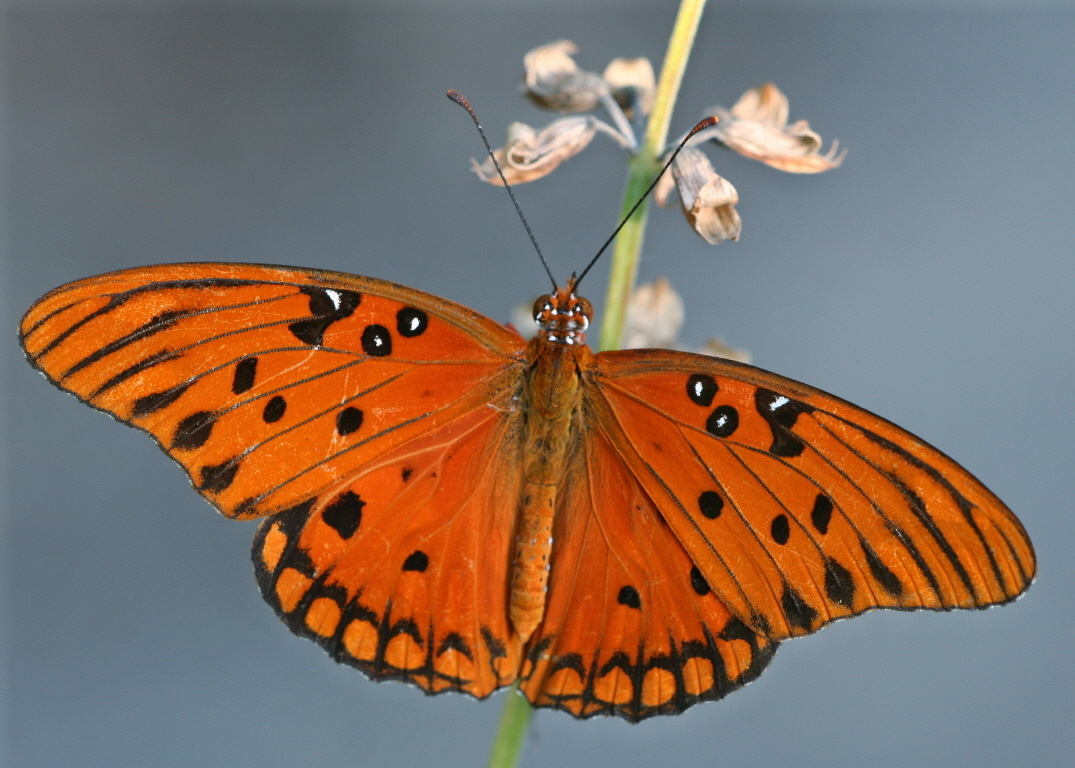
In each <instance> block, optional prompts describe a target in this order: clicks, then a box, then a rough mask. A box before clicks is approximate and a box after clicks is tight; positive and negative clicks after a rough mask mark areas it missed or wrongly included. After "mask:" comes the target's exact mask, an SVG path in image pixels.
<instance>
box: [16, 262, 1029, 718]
mask: <svg viewBox="0 0 1075 768" xmlns="http://www.w3.org/2000/svg"><path fill="white" fill-rule="evenodd" d="M534 317H535V320H536V321H537V324H538V326H539V328H540V330H539V333H538V335H537V336H536V337H535V338H534V339H533V340H531V341H529V342H528V341H526V340H525V339H523V338H522V336H520V335H519V334H518V333H517V332H516V331H515V330H514V329H512V328H511V327H509V326H504V325H501V324H499V323H496V322H494V321H492V320H490V319H488V318H486V317H483V316H482V315H480V314H478V313H476V312H474V311H472V310H470V309H467V308H466V307H463V306H460V305H458V304H455V303H452V302H450V301H448V300H446V299H443V298H439V297H437V296H433V295H430V294H428V293H423V292H421V291H418V290H415V289H413V288H408V287H405V286H401V285H396V284H394V283H390V282H385V281H382V280H377V279H374V278H370V277H358V276H354V275H349V274H344V273H338V272H329V271H323V270H314V269H303V268H296V267H280V266H267V265H253V264H213V263H203V264H175V265H163V266H150V267H142V268H137V269H129V270H125V271H120V272H113V273H111V274H106V275H101V276H97V277H91V278H88V279H85V280H80V281H77V282H73V283H70V284H68V285H65V286H62V287H60V288H57V289H56V290H54V291H52V292H50V293H49V294H47V295H46V296H44V297H43V298H42V299H40V300H39V301H38V302H37V303H36V304H34V305H33V306H32V307H31V308H30V310H29V311H28V312H27V313H26V315H25V317H24V318H23V320H22V324H21V328H20V338H21V341H22V345H23V347H24V349H25V351H26V355H27V358H28V360H29V361H30V363H31V364H32V365H33V366H34V367H36V368H37V369H38V370H40V371H41V372H42V373H44V375H45V376H46V377H47V378H48V379H49V380H50V381H51V382H52V383H54V384H56V385H57V386H59V387H60V388H62V389H64V390H67V391H68V392H70V393H72V394H74V395H75V396H76V397H78V398H79V399H80V400H82V401H83V402H85V403H87V404H88V405H90V406H93V407H94V408H97V409H99V410H102V411H105V412H106V413H109V414H111V415H112V416H114V417H115V418H117V419H119V420H120V421H122V422H124V423H126V424H129V425H131V426H134V427H137V428H139V429H141V430H143V431H145V432H148V433H149V434H150V435H151V436H152V437H153V438H154V439H155V440H156V441H157V443H158V444H159V445H160V447H161V448H162V449H163V450H164V451H165V453H167V454H168V455H169V456H171V457H172V458H173V459H175V460H176V461H177V462H178V463H179V464H180V466H182V467H183V468H184V470H185V471H186V472H187V474H188V475H189V477H190V480H191V483H192V484H193V485H194V487H195V488H196V489H197V490H198V491H199V492H200V493H201V494H202V495H203V496H205V498H206V499H208V501H209V502H210V503H211V504H212V505H213V506H215V507H216V508H217V509H218V510H219V511H220V512H221V513H223V514H224V515H226V516H228V517H232V518H237V519H251V518H261V519H262V522H261V525H260V527H259V529H258V531H257V534H256V536H255V539H254V544H253V552H252V556H253V561H254V568H255V572H256V576H257V581H258V584H259V586H260V589H261V592H262V594H263V595H264V597H265V599H266V600H267V601H268V602H269V604H270V605H272V607H273V608H274V609H275V610H276V612H277V613H278V614H279V615H280V617H281V619H282V620H283V621H284V622H285V623H286V624H287V626H288V627H289V628H290V629H291V630H292V631H294V632H295V633H297V634H299V635H302V636H305V637H308V638H311V639H312V640H314V641H315V642H317V643H318V644H319V645H320V646H321V647H322V648H324V649H325V650H326V651H327V652H328V653H329V654H330V655H331V656H332V657H333V658H334V659H335V660H337V661H339V662H342V663H345V664H349V665H351V666H354V667H357V668H358V669H360V670H361V671H363V672H364V673H365V674H366V675H368V676H369V677H371V678H373V679H375V680H403V681H407V682H409V683H413V684H415V685H417V686H418V687H420V688H421V689H422V690H424V691H425V692H426V693H427V694H436V693H442V692H445V691H457V692H464V693H468V694H470V695H472V696H475V697H478V698H483V697H486V696H488V695H489V694H491V693H493V692H494V691H496V690H497V689H499V688H502V687H504V686H508V685H511V684H513V683H517V684H518V686H519V688H520V690H521V691H522V693H523V694H524V695H525V696H526V697H527V698H528V699H529V701H530V702H531V703H532V704H533V705H535V706H537V707H550V708H554V709H560V710H564V711H567V712H569V713H570V714H572V715H574V716H576V717H580V718H586V717H590V716H593V715H618V716H620V717H623V718H625V719H627V720H629V721H638V720H641V719H643V718H647V717H650V716H653V715H658V714H674V713H678V712H682V711H683V710H685V709H686V708H687V707H690V706H691V705H693V704H695V703H697V702H701V701H706V700H712V699H719V698H721V697H723V696H725V695H726V694H728V693H729V692H731V691H733V690H735V689H737V688H739V687H741V686H742V685H744V684H746V683H748V682H750V681H751V680H753V679H754V678H756V677H757V676H758V675H759V674H761V672H762V671H763V670H764V669H765V667H766V666H767V665H768V664H769V662H770V661H771V660H772V658H773V654H774V653H775V651H776V649H777V646H778V644H779V643H780V642H781V641H783V640H785V639H788V638H792V637H796V636H800V635H806V634H809V633H812V632H816V631H817V630H818V629H820V628H821V627H823V626H825V625H826V624H828V623H830V622H832V621H835V620H837V619H841V618H845V617H849V616H854V615H857V614H860V613H863V612H864V611H868V610H870V609H873V608H895V609H902V610H912V609H919V608H926V609H933V610H951V609H954V608H985V607H987V606H990V605H996V604H1000V603H1005V602H1008V601H1011V600H1013V599H1015V598H1016V597H1017V596H1018V595H1019V594H1020V593H1021V592H1023V591H1024V590H1025V589H1026V588H1027V586H1028V585H1029V583H1030V581H1031V580H1032V578H1033V576H1034V572H1035V558H1034V551H1033V548H1032V546H1031V543H1030V540H1029V538H1028V537H1027V534H1026V532H1025V531H1024V529H1023V527H1022V526H1021V525H1020V523H1019V521H1018V520H1017V519H1016V518H1015V516H1014V515H1013V514H1012V513H1011V512H1010V511H1009V510H1008V508H1007V507H1006V506H1005V505H1004V504H1003V503H1002V502H1001V501H1000V500H999V499H997V498H996V497H995V496H994V495H993V494H992V493H990V491H988V490H987V489H986V488H985V487H984V486H983V485H982V484H981V483H980V482H978V481H977V480H976V479H975V478H974V477H972V476H971V475H970V474H969V473H968V472H967V471H966V470H964V469H963V468H962V467H960V466H959V465H958V464H956V463H955V462H954V461H952V460H951V459H949V458H948V457H946V456H945V455H944V454H942V453H941V452H939V451H938V450H936V449H934V448H932V447H931V446H929V445H927V444H926V443H924V442H923V441H921V440H919V439H918V438H916V437H914V436H913V435H911V434H909V433H908V432H906V431H904V430H902V429H900V428H899V427H897V426H895V425H893V424H891V423H890V422H888V421H885V420H884V419H882V418H880V417H878V416H875V415H873V414H871V413H869V412H867V411H865V410H863V409H861V408H858V407H856V406H854V405H851V404H850V403H847V402H845V401H843V400H841V399H839V398H837V397H834V396H832V395H829V394H826V393H824V392H821V391H819V390H817V389H814V388H812V387H809V386H806V385H804V384H799V383H797V382H794V381H791V380H790V379H786V378H783V377H781V376H778V375H776V374H773V373H768V372H766V371H763V370H761V369H759V368H755V367H752V366H749V365H745V364H741V363H736V362H733V361H730V360H723V359H717V358H711V357H706V356H702V355H695V354H690V353H686V352H678V351H670V350H663V349H642V350H628V351H609V352H600V353H594V352H593V351H592V350H591V349H590V348H589V347H588V346H586V344H585V331H586V329H587V326H588V325H589V322H590V320H591V317H592V309H591V307H590V304H589V302H587V301H586V300H585V299H584V298H581V297H580V296H578V295H576V286H575V280H574V279H572V280H571V281H569V282H568V283H567V284H566V285H565V286H563V287H560V288H557V290H556V291H555V292H554V293H552V294H550V295H547V296H544V297H542V298H541V299H539V300H538V301H537V303H536V304H535V306H534Z"/></svg>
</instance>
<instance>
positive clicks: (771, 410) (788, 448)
mask: <svg viewBox="0 0 1075 768" xmlns="http://www.w3.org/2000/svg"><path fill="white" fill-rule="evenodd" d="M754 407H755V408H757V410H758V413H759V414H761V417H762V418H763V419H765V421H766V422H767V423H768V424H769V429H770V430H771V431H772V433H773V444H772V445H771V446H770V447H769V453H771V454H773V455H774V456H784V457H787V458H792V457H795V456H798V455H799V454H801V453H802V452H803V450H804V449H805V447H806V446H805V445H804V444H803V441H802V440H800V439H799V438H798V437H796V436H795V435H793V434H792V433H791V428H792V427H794V426H795V421H796V419H798V418H799V414H801V413H813V411H814V407H813V406H810V405H807V404H806V403H803V402H799V401H798V400H792V399H790V398H788V397H785V396H784V395H778V394H777V393H776V392H772V391H770V390H768V389H761V388H759V389H757V390H755V391H754Z"/></svg>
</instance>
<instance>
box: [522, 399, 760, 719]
mask: <svg viewBox="0 0 1075 768" xmlns="http://www.w3.org/2000/svg"><path fill="white" fill-rule="evenodd" d="M590 422H591V419H590V417H589V415H587V414H585V413H584V414H583V415H582V417H581V419H580V422H579V425H578V429H577V432H576V434H577V435H579V439H578V441H577V442H576V443H575V445H574V448H573V455H572V456H571V458H570V460H569V463H568V466H567V468H566V471H565V473H564V486H563V487H562V488H561V490H560V494H559V496H558V501H557V513H556V520H555V524H554V531H553V534H554V540H555V544H554V546H553V552H552V561H551V573H550V581H549V590H548V594H547V599H546V604H545V616H544V619H543V621H542V623H541V625H540V626H539V628H538V630H537V632H536V633H535V635H534V636H533V637H532V638H531V639H530V641H529V643H528V645H527V650H526V657H525V661H524V666H523V671H522V683H521V690H522V691H523V693H524V694H525V695H526V696H527V698H528V699H529V700H530V701H531V702H532V703H533V704H534V705H535V706H539V707H552V708H556V709H562V710H565V711H567V712H570V713H571V714H573V715H575V716H576V717H591V716H594V715H618V716H620V717H623V718H625V719H627V720H630V721H637V720H641V719H643V718H646V717H650V716H653V715H658V714H674V713H677V712H681V711H683V710H684V709H686V708H687V707H689V706H691V705H692V704H695V703H697V702H700V701H707V700H713V699H719V698H721V697H723V696H725V695H726V694H728V693H730V692H731V691H734V690H735V689H737V688H739V687H740V686H742V685H744V684H745V683H747V682H749V681H751V680H753V679H754V678H755V677H757V676H758V675H759V674H761V671H762V670H763V669H764V668H765V667H766V665H767V664H768V663H769V661H770V659H771V658H772V656H773V653H774V652H775V650H776V643H775V642H773V641H770V640H768V639H766V638H764V637H760V636H758V635H757V634H756V633H754V632H752V631H751V630H750V629H749V628H748V627H747V626H746V625H745V624H743V622H741V621H739V620H738V619H737V618H736V617H735V616H733V615H732V614H731V613H730V612H729V611H728V609H727V608H726V607H725V606H724V604H723V603H722V602H721V601H720V599H719V598H718V597H717V596H716V595H715V594H714V593H713V592H712V590H711V589H710V587H709V585H708V584H707V583H706V581H705V579H704V578H703V576H702V574H701V573H700V572H699V571H698V569H697V568H696V567H695V566H694V564H693V562H692V561H691V558H690V557H689V555H688V554H687V551H686V550H685V549H684V547H683V546H682V544H680V542H679V541H678V540H677V539H676V537H675V534H674V533H673V532H672V530H671V529H670V528H669V526H668V524H667V523H665V521H664V520H663V518H662V517H661V515H660V513H659V512H658V511H657V509H656V507H655V506H654V504H653V500H652V499H651V497H650V495H649V493H647V491H646V490H645V489H644V488H643V487H642V485H641V484H640V483H639V482H638V479H637V478H636V477H634V476H633V475H632V473H631V471H630V469H629V468H628V467H627V466H626V465H625V464H624V462H623V461H622V459H621V458H620V457H619V456H618V455H617V453H616V451H615V450H614V449H613V447H612V445H611V443H610V442H609V439H608V437H607V435H606V434H604V433H603V432H601V431H600V430H595V429H593V427H592V425H591V423H590Z"/></svg>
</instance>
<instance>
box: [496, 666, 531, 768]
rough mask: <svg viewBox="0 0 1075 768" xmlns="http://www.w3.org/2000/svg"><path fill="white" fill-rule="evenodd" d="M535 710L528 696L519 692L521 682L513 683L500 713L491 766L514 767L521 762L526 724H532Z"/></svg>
mask: <svg viewBox="0 0 1075 768" xmlns="http://www.w3.org/2000/svg"><path fill="white" fill-rule="evenodd" d="M533 711H534V710H533V709H532V708H531V706H530V704H529V702H527V700H526V698H525V697H524V696H523V695H522V694H521V693H519V684H518V683H515V684H514V685H512V686H511V688H510V689H509V690H508V692H507V694H506V698H505V699H504V709H503V711H502V712H501V713H500V726H499V728H497V732H496V740H495V741H494V742H493V751H492V752H491V753H490V754H489V768H514V766H515V765H516V763H518V762H519V756H520V755H521V754H522V751H523V739H524V738H525V737H526V726H527V725H529V724H530V715H531V714H532V713H533Z"/></svg>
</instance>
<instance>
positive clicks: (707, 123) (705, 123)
mask: <svg viewBox="0 0 1075 768" xmlns="http://www.w3.org/2000/svg"><path fill="white" fill-rule="evenodd" d="M716 124H717V118H715V117H707V118H706V119H704V120H702V121H701V122H700V123H698V125H696V126H694V127H693V128H691V130H690V133H688V134H687V135H686V136H684V137H683V141H681V142H679V146H678V147H676V151H675V152H673V153H672V156H671V157H669V158H668V162H666V163H665V164H664V168H662V169H661V172H660V173H658V174H657V175H656V176H655V177H654V179H653V182H652V183H651V184H650V185H649V187H647V188H646V191H645V192H643V193H642V196H641V197H639V198H638V202H637V203H635V204H634V206H633V207H632V208H631V210H630V211H628V213H627V215H626V216H624V217H623V221H621V222H620V225H619V226H618V227H616V230H615V231H614V232H613V233H612V234H611V235H609V238H608V240H606V241H605V244H604V245H602V246H601V249H600V250H599V251H598V252H597V255H596V256H594V257H593V258H592V259H590V263H589V264H587V265H586V269H584V270H582V274H581V275H579V277H578V279H577V280H576V281H575V285H576V286H577V285H578V284H579V283H581V282H582V278H584V277H586V273H587V272H589V271H590V267H592V266H593V265H594V264H596V263H597V260H598V259H599V258H601V254H603V253H604V252H605V251H606V250H607V249H608V247H609V246H610V245H612V241H613V240H615V239H616V235H618V234H619V233H620V230H621V229H623V228H624V226H625V225H626V224H627V222H628V221H630V220H631V217H632V216H634V213H635V211H637V210H638V207H639V206H640V205H642V203H643V202H644V201H645V199H646V198H647V197H649V193H650V192H652V191H653V188H654V187H656V186H657V182H658V181H660V180H661V177H662V176H664V174H665V172H666V171H667V170H668V166H670V165H671V164H672V161H673V160H675V159H676V155H678V154H679V151H680V150H681V149H683V147H685V146H686V145H687V141H689V140H690V138H691V136H693V135H694V134H696V133H698V132H699V131H704V130H705V129H706V128H711V127H713V126H714V125H716Z"/></svg>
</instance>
